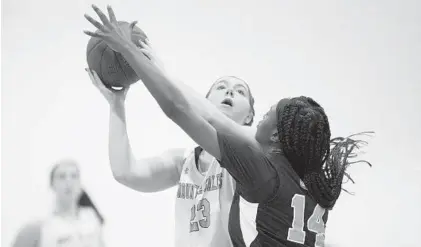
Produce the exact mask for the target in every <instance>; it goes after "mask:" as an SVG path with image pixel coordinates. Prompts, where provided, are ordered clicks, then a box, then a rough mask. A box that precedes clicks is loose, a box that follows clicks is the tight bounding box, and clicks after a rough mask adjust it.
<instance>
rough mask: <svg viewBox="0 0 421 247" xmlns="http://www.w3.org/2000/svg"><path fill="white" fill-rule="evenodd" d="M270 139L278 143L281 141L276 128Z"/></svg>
mask: <svg viewBox="0 0 421 247" xmlns="http://www.w3.org/2000/svg"><path fill="white" fill-rule="evenodd" d="M270 141H271V142H274V143H275V142H276V143H278V142H279V135H278V131H277V130H276V129H274V130H273V131H272V134H271V135H270Z"/></svg>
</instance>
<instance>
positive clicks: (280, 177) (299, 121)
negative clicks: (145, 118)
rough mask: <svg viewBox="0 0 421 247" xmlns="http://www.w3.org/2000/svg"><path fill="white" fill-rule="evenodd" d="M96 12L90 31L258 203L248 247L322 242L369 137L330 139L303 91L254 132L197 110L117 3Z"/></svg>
mask: <svg viewBox="0 0 421 247" xmlns="http://www.w3.org/2000/svg"><path fill="white" fill-rule="evenodd" d="M94 10H95V11H96V12H97V13H98V16H99V17H100V18H101V20H102V22H103V24H104V25H102V24H100V23H98V22H96V21H95V20H93V19H92V18H90V17H89V18H88V20H89V21H90V22H91V23H93V24H94V25H95V26H96V27H98V28H99V29H100V30H101V31H100V32H97V33H92V32H86V33H87V34H88V35H91V36H95V37H99V38H102V39H103V40H104V41H106V42H107V44H108V45H109V46H110V47H111V48H112V49H113V50H114V51H117V52H120V53H121V54H122V55H123V56H124V58H125V59H126V60H127V62H128V63H129V64H130V66H131V67H132V68H133V69H134V70H135V71H136V73H137V74H138V75H139V76H140V77H141V79H142V81H143V83H144V84H145V86H146V88H147V89H148V90H149V92H150V93H151V94H152V96H153V97H154V98H155V99H156V101H157V102H158V104H159V106H160V107H161V109H162V111H163V112H164V113H165V114H166V115H167V117H168V118H170V119H171V120H172V121H174V122H175V123H176V124H177V125H179V126H180V127H181V128H182V129H183V130H184V131H185V132H186V133H187V134H188V135H189V136H190V137H191V138H192V139H193V140H194V141H196V143H198V144H199V145H200V146H201V147H203V148H204V150H206V151H207V152H209V153H210V154H211V155H212V156H213V157H215V158H216V159H217V160H219V161H220V164H221V166H222V167H224V168H226V169H227V170H228V172H229V173H230V174H231V175H232V176H233V178H234V179H235V180H236V182H237V183H236V186H237V190H238V191H239V194H240V195H241V196H242V197H244V198H245V199H246V200H247V201H249V202H254V203H259V208H258V210H257V215H256V224H257V231H258V234H257V235H256V236H255V238H254V239H253V241H252V242H251V244H250V246H252V247H257V246H270V247H273V246H292V247H294V246H297V247H298V246H318V247H321V246H324V239H325V227H326V222H327V217H328V210H330V209H332V208H333V206H334V205H335V203H336V201H337V199H338V197H339V195H340V192H341V190H342V180H343V177H344V176H348V175H347V174H346V172H345V171H346V168H347V167H348V166H349V165H350V164H352V162H350V161H349V160H348V158H353V157H355V153H353V151H354V149H358V148H359V147H360V144H364V142H362V141H359V140H354V139H353V138H351V137H348V138H334V139H333V140H331V139H330V137H331V133H330V126H329V121H328V117H327V115H326V114H325V112H324V109H323V108H322V107H321V106H320V105H319V104H318V103H317V102H316V101H314V100H313V99H311V98H309V97H304V96H301V97H295V98H285V99H281V100H280V101H279V102H278V103H277V104H275V105H273V106H272V107H271V108H270V110H269V111H268V112H267V114H266V115H265V117H264V119H263V120H262V121H261V122H260V123H259V125H258V126H257V132H256V133H255V135H254V136H250V133H249V132H246V131H244V128H242V127H241V126H239V125H238V124H237V123H235V122H234V121H232V120H231V119H229V118H227V117H226V116H224V115H214V116H212V115H209V114H208V111H209V109H208V108H206V107H197V104H200V102H199V101H194V98H195V97H194V96H193V95H191V94H192V92H189V91H188V90H186V89H185V87H184V86H183V85H182V84H181V83H179V82H176V81H174V80H171V79H170V78H169V77H168V76H167V75H165V73H163V71H162V70H161V69H160V68H159V67H157V66H155V65H154V64H153V63H151V61H150V60H149V59H148V58H147V53H148V50H150V49H149V48H148V49H146V50H145V49H144V51H143V52H142V51H141V50H139V48H138V47H137V46H136V45H135V44H133V43H132V41H131V39H130V35H125V34H124V33H123V32H121V30H120V29H119V27H118V25H117V21H116V18H115V15H114V12H113V10H112V9H111V7H108V12H109V16H110V20H108V19H107V17H106V16H105V15H104V14H103V13H102V12H101V11H100V10H99V9H98V8H95V7H94ZM142 45H143V46H144V47H147V46H146V44H142ZM144 53H145V54H144ZM202 102H203V105H207V104H208V103H206V102H205V101H202ZM331 145H332V149H331ZM201 208H203V206H202V207H201ZM230 224H231V222H230ZM237 224H239V222H237ZM240 237H241V236H240ZM236 246H243V245H236Z"/></svg>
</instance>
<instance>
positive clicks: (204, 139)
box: [85, 6, 258, 158]
mask: <svg viewBox="0 0 421 247" xmlns="http://www.w3.org/2000/svg"><path fill="white" fill-rule="evenodd" d="M93 9H94V10H95V12H96V13H97V14H98V16H99V17H100V19H101V21H102V23H103V24H101V23H99V22H97V21H95V20H94V19H92V18H91V17H89V16H86V15H85V17H86V18H87V19H88V21H90V22H91V23H92V24H93V25H94V26H96V27H97V28H98V29H99V30H100V31H98V32H96V33H93V32H89V31H86V32H85V33H86V34H88V35H90V36H94V37H98V38H101V39H102V40H104V41H105V42H106V43H107V44H108V46H109V47H110V48H111V49H113V50H115V51H118V52H120V53H121V54H122V55H123V56H124V58H125V59H126V60H127V62H128V63H129V64H130V66H131V67H132V68H133V69H134V70H135V71H136V73H137V74H138V76H139V77H140V79H141V80H142V81H143V83H144V84H145V86H146V88H147V89H148V90H149V92H150V93H151V94H152V96H153V97H154V98H155V100H156V101H157V102H158V104H159V106H160V107H161V109H162V111H163V112H164V113H165V114H166V115H167V116H168V117H169V118H170V119H171V120H173V121H174V122H175V123H176V124H177V125H179V126H180V127H181V128H182V129H183V130H184V131H185V132H186V133H187V134H188V135H189V136H190V137H191V138H192V139H193V140H194V141H196V143H198V144H199V145H200V146H202V147H203V148H204V149H205V150H206V151H207V152H209V153H210V154H211V155H213V156H214V157H215V158H220V150H219V145H218V141H217V136H216V130H215V128H214V127H213V126H212V125H211V124H209V122H208V121H207V120H206V119H205V118H203V117H202V116H201V115H200V114H199V113H198V112H197V111H195V110H194V108H193V107H192V105H191V104H190V102H189V100H188V99H187V98H186V96H185V95H184V94H183V93H182V91H181V90H180V89H179V88H178V87H177V86H176V85H175V84H174V82H173V81H172V80H170V79H169V78H168V77H167V76H166V75H164V74H162V73H161V71H160V70H159V69H157V68H156V67H155V66H154V65H153V64H151V62H150V61H149V60H148V59H147V58H146V57H145V55H144V54H143V53H142V52H141V51H140V50H139V48H138V47H137V46H136V45H135V44H134V43H133V42H132V41H131V34H130V33H129V34H127V33H126V32H124V31H123V30H121V28H120V27H119V25H118V22H117V20H116V17H115V14H114V11H113V10H112V9H111V7H110V6H109V7H108V12H109V17H110V18H109V20H108V18H107V17H106V16H105V14H104V13H102V11H101V10H99V9H98V8H97V7H96V6H93ZM134 24H135V23H132V24H131V27H133V26H134ZM232 126H235V125H232ZM237 126H238V125H237ZM230 133H231V134H232V135H234V136H241V137H242V139H243V140H246V139H247V138H246V137H245V136H246V134H245V133H244V132H243V131H242V129H241V128H238V127H235V128H232V129H230ZM248 142H250V143H252V145H256V141H255V140H254V139H252V140H248ZM257 146H258V145H257Z"/></svg>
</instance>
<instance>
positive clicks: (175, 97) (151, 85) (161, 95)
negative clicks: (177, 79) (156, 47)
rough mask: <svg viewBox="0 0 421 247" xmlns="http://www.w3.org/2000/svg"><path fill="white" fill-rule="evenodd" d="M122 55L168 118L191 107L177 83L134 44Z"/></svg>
mask: <svg viewBox="0 0 421 247" xmlns="http://www.w3.org/2000/svg"><path fill="white" fill-rule="evenodd" d="M122 54H123V56H124V58H125V59H126V61H127V62H128V63H129V64H130V66H131V67H132V68H133V70H134V71H135V72H136V74H137V75H138V76H139V77H140V79H141V80H142V82H143V84H144V85H145V87H146V88H147V89H148V91H149V92H150V93H151V94H152V96H153V97H154V98H155V100H156V101H157V102H158V105H159V106H160V107H161V109H162V111H163V112H164V113H165V114H166V115H167V116H168V117H170V118H171V116H172V115H173V114H177V112H175V111H178V110H182V109H184V108H190V107H191V105H190V104H189V102H188V99H186V97H185V96H184V94H183V93H182V91H181V90H180V89H179V88H178V87H177V86H176V85H175V83H174V82H173V81H172V80H170V79H169V78H168V77H167V76H166V75H165V74H164V73H162V72H161V71H160V70H159V69H158V68H157V67H155V66H154V65H152V64H151V63H150V61H149V60H148V59H147V58H146V57H145V56H144V55H143V53H142V52H141V51H140V50H139V49H138V48H137V47H136V46H135V45H134V44H130V45H128V46H127V47H126V49H124V51H122Z"/></svg>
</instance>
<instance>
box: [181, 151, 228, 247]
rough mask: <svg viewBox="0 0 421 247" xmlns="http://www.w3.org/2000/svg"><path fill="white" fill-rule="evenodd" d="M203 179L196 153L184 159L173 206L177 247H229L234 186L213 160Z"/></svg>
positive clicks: (224, 171) (225, 172)
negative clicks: (229, 223) (229, 220)
mask: <svg viewBox="0 0 421 247" xmlns="http://www.w3.org/2000/svg"><path fill="white" fill-rule="evenodd" d="M209 162H210V165H209V169H208V171H207V172H206V173H205V175H203V174H202V173H200V172H199V171H198V169H197V166H196V162H195V153H194V152H191V153H190V155H188V156H187V158H186V159H185V162H184V165H183V169H182V170H181V176H180V182H179V184H178V191H177V198H176V205H175V238H176V241H175V246H176V247H226V246H228V247H231V246H232V243H231V239H230V237H229V233H228V217H229V211H230V207H231V202H232V198H233V195H234V190H235V187H234V186H235V183H234V181H233V178H232V177H231V176H230V175H229V173H228V172H227V171H226V170H225V169H224V168H221V166H220V165H219V163H218V162H217V161H216V159H214V158H212V160H210V161H209Z"/></svg>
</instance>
